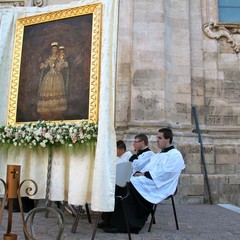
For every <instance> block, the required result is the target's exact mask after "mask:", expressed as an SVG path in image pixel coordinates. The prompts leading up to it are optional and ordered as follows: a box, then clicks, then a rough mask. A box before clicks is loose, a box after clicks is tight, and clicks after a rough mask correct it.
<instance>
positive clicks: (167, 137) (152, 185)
mask: <svg viewBox="0 0 240 240" xmlns="http://www.w3.org/2000/svg"><path fill="white" fill-rule="evenodd" d="M172 140H173V134H172V131H171V129H169V128H162V129H160V130H159V131H158V135H157V143H158V147H159V148H160V149H161V152H159V153H157V154H155V155H154V156H153V157H152V158H151V160H150V162H149V163H148V164H146V165H145V166H144V167H143V168H142V169H139V171H138V172H136V173H135V174H134V175H133V176H132V177H131V179H130V184H129V188H130V194H129V196H128V197H127V198H126V199H125V206H126V211H127V217H128V222H129V227H130V231H131V232H133V233H139V231H140V230H141V229H142V228H143V226H144V224H145V222H146V221H147V219H148V216H149V214H150V213H151V211H152V208H153V204H156V203H159V202H161V201H162V200H164V199H165V198H167V197H168V196H169V195H171V194H173V193H174V192H175V190H176V187H177V185H178V179H179V176H180V174H181V171H182V170H183V169H184V168H185V164H184V161H183V157H182V155H181V153H180V152H179V151H178V150H176V149H175V148H174V146H173V145H172ZM122 192H126V189H125V188H122ZM102 217H103V219H104V224H105V227H103V226H104V225H103V224H102V223H101V224H99V227H102V228H103V231H105V232H110V233H117V232H127V230H126V227H125V222H124V218H123V213H122V209H121V207H120V206H119V204H118V203H116V204H115V209H114V212H110V213H103V215H102Z"/></svg>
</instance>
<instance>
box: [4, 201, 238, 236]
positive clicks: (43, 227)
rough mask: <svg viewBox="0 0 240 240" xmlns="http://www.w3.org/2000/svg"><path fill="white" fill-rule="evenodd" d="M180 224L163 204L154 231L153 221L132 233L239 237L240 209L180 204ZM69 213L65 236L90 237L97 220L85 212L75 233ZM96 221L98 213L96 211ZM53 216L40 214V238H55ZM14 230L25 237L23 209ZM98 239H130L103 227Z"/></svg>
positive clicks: (15, 220) (17, 214) (158, 209)
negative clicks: (150, 227) (151, 223)
mask: <svg viewBox="0 0 240 240" xmlns="http://www.w3.org/2000/svg"><path fill="white" fill-rule="evenodd" d="M176 208H177V214H178V220H179V228H180V230H179V231H177V230H176V227H175V222H174V216H173V213H172V206H171V205H168V204H165V205H159V206H158V208H157V212H156V221H157V223H156V224H154V225H153V227H152V231H151V233H148V232H147V229H148V225H149V222H147V223H146V225H145V227H144V228H143V230H142V231H141V232H140V233H139V234H132V239H133V240H144V239H149V240H157V239H158V240H165V239H167V240H172V239H173V240H179V239H181V240H188V239H189V240H190V239H191V240H198V239H199V240H206V239H211V240H225V239H229V240H231V239H232V240H233V239H234V240H235V239H236V240H237V239H238V240H239V239H240V213H238V212H234V211H232V210H229V209H226V208H222V207H220V206H218V205H208V204H205V205H197V204H196V205H176ZM64 216H65V227H64V232H63V235H62V238H61V240H63V239H64V240H78V239H79V240H80V239H81V240H89V239H91V234H92V229H93V225H94V224H90V223H88V221H87V217H86V215H82V217H81V219H80V221H79V225H78V228H77V232H76V233H75V234H74V233H71V227H72V224H73V221H74V218H73V217H72V216H71V215H70V214H69V213H67V212H65V213H64ZM91 216H92V220H93V223H94V222H95V219H96V214H94V213H92V214H91ZM7 219H8V218H7V211H6V210H5V212H4V217H3V220H2V224H1V226H0V239H2V236H3V234H4V233H5V232H6V229H7ZM53 220H54V218H52V217H51V216H49V218H45V216H44V215H43V214H42V215H39V216H37V217H36V222H35V226H36V230H35V233H36V234H40V235H41V236H40V235H39V236H38V237H36V239H37V240H41V239H44V240H53V239H54V237H53V233H54V228H55V225H56V221H55V222H54V221H53ZM12 233H16V234H17V235H18V240H24V236H23V233H22V222H21V216H20V213H14V214H13V227H12ZM95 239H96V240H106V239H111V240H122V239H128V236H127V234H120V233H119V234H109V233H104V232H103V231H102V230H101V229H98V230H97V234H96V237H95Z"/></svg>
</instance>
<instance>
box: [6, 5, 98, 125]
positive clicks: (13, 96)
mask: <svg viewBox="0 0 240 240" xmlns="http://www.w3.org/2000/svg"><path fill="white" fill-rule="evenodd" d="M87 14H92V32H91V61H90V75H89V79H90V80H89V101H88V104H89V105H88V119H74V120H73V119H71V120H68V119H64V121H76V120H88V121H91V122H94V123H96V122H97V121H98V101H99V84H100V80H99V78H100V52H101V51H100V50H101V21H102V4H101V3H96V4H89V5H85V6H81V7H75V8H69V9H65V10H60V11H55V12H49V13H44V14H39V15H35V16H31V17H25V18H20V19H18V20H17V24H16V32H15V42H14V53H13V61H12V73H11V85H10V94H9V103H8V124H9V125H16V124H21V123H23V122H18V121H17V120H16V119H17V108H18V94H19V81H20V69H21V58H22V50H23V41H24V28H25V27H26V26H31V25H32V26H33V25H36V24H40V23H41V24H42V23H47V22H51V21H56V20H61V19H68V18H69V19H70V18H74V17H79V16H83V15H87ZM46 120H47V119H46ZM53 121H55V120H54V119H53ZM26 122H32V121H31V120H30V121H26ZM33 122H34V121H33Z"/></svg>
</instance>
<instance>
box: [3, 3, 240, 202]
mask: <svg viewBox="0 0 240 240" xmlns="http://www.w3.org/2000/svg"><path fill="white" fill-rule="evenodd" d="M0 2H1V3H0V5H2V6H1V7H4V6H5V5H9V4H12V3H9V1H8V3H3V2H4V1H0ZM5 2H6V1H5ZM68 2H69V1H66V0H65V1H64V0H41V1H37V0H36V1H31V0H26V1H14V4H16V5H21V4H22V5H25V6H34V5H35V6H38V7H42V6H46V5H53V4H63V3H64V4H66V3H68ZM80 2H81V1H80ZM119 8H120V9H119V31H118V61H117V63H116V64H117V82H116V114H115V115H116V116H115V119H116V120H115V125H116V131H117V136H118V139H123V140H125V141H126V143H127V146H128V148H129V149H130V150H132V142H133V139H134V136H135V135H136V134H138V133H140V132H143V133H146V134H147V135H148V136H149V139H150V148H152V149H153V150H154V151H157V148H156V143H155V142H156V137H155V136H156V132H157V130H158V128H161V127H165V126H167V127H171V128H172V129H173V132H174V144H175V146H176V147H177V148H178V149H179V150H180V151H181V152H182V154H183V156H184V160H185V163H186V169H185V170H184V172H183V174H182V176H181V179H180V184H179V192H178V196H177V200H178V202H181V203H203V202H209V194H208V190H207V187H206V186H207V184H206V178H205V174H204V168H203V165H202V158H201V146H200V144H199V142H198V135H197V133H196V126H195V121H194V117H193V114H192V107H195V108H196V110H197V116H198V122H199V126H200V129H201V133H202V135H201V136H202V141H203V149H204V151H203V155H204V159H205V162H206V169H207V173H208V179H209V183H210V192H211V197H212V200H213V203H232V204H236V205H238V206H240V105H239V101H240V81H239V80H240V69H239V67H240V60H239V51H240V50H239V47H240V24H223V23H219V21H218V1H217V0H194V1H191V0H151V1H150V0H121V1H120V6H119Z"/></svg>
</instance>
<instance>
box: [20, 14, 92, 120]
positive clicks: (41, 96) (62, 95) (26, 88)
mask: <svg viewBox="0 0 240 240" xmlns="http://www.w3.org/2000/svg"><path fill="white" fill-rule="evenodd" d="M91 38H92V14H87V15H82V16H78V17H72V18H67V19H60V20H56V21H51V22H44V23H39V24H35V25H30V26H26V27H25V28H24V38H23V45H22V58H21V67H20V76H19V91H18V101H17V113H16V122H32V121H38V120H47V121H48V120H50V121H56V120H59V121H62V120H81V119H88V112H89V88H90V70H91V66H90V65H91Z"/></svg>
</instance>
